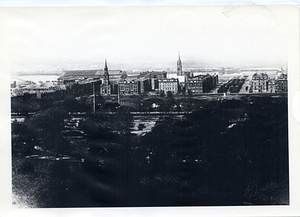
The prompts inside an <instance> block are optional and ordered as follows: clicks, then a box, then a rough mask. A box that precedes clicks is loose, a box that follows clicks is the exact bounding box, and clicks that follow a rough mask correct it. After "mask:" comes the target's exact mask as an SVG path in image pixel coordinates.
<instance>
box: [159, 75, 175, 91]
mask: <svg viewBox="0 0 300 217" xmlns="http://www.w3.org/2000/svg"><path fill="white" fill-rule="evenodd" d="M158 90H159V91H160V92H161V91H162V92H164V93H167V92H168V91H170V92H172V93H173V94H176V93H178V80H177V79H175V78H171V79H159V80H158Z"/></svg>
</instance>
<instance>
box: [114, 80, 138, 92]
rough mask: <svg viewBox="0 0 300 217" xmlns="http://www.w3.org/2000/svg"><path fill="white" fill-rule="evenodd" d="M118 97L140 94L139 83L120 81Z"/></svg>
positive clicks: (135, 81) (136, 81)
mask: <svg viewBox="0 0 300 217" xmlns="http://www.w3.org/2000/svg"><path fill="white" fill-rule="evenodd" d="M119 93H120V95H130V94H140V81H138V80H121V81H119Z"/></svg>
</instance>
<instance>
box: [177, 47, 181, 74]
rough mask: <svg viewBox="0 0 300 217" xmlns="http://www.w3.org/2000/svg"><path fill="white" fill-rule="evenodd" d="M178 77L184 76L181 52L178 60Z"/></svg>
mask: <svg viewBox="0 0 300 217" xmlns="http://www.w3.org/2000/svg"><path fill="white" fill-rule="evenodd" d="M177 75H178V76H180V75H182V64H181V59H180V53H179V51H178V60H177Z"/></svg>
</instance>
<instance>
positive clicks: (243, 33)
mask: <svg viewBox="0 0 300 217" xmlns="http://www.w3.org/2000/svg"><path fill="white" fill-rule="evenodd" d="M39 9H40V10H36V8H34V7H28V8H22V7H19V8H15V9H14V11H13V13H11V14H12V19H10V21H8V25H7V27H8V28H9V30H10V34H11V42H12V43H11V46H10V47H11V52H10V56H11V58H10V60H11V73H12V74H16V73H18V72H20V71H22V70H23V71H24V70H25V71H29V70H33V71H34V70H46V71H47V70H56V69H68V68H70V67H72V68H76V67H79V68H80V67H100V68H103V66H102V65H103V60H104V59H105V58H106V59H107V60H108V62H109V65H110V68H114V69H116V68H118V69H124V70H126V69H127V70H128V69H145V68H149V69H156V68H171V69H173V68H176V60H177V55H178V51H180V55H181V57H182V62H183V68H189V67H255V66H259V67H263V66H266V67H270V66H275V67H277V66H285V64H286V62H287V54H288V50H287V49H288V48H287V47H288V44H287V43H288V42H287V39H288V31H287V29H288V27H287V25H288V23H287V22H286V20H288V19H287V18H286V17H285V16H287V13H288V10H280V9H282V7H278V6H277V7H276V6H271V5H270V6H259V5H257V6H241V5H240V6H238V5H236V6H224V5H223V6H215V5H214V6H130V7H129V6H128V7H124V6H123V7H122V6H112V7H109V6H107V7H47V8H45V7H44V8H43V7H41V8H39ZM21 18H23V19H21ZM21 20H22V21H21Z"/></svg>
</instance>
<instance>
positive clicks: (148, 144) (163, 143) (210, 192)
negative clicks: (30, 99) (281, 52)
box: [12, 95, 289, 207]
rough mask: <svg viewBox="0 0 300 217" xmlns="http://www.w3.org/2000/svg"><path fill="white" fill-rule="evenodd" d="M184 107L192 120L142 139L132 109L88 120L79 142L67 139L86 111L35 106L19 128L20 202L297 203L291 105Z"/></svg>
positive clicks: (249, 102)
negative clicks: (69, 127)
mask: <svg viewBox="0 0 300 217" xmlns="http://www.w3.org/2000/svg"><path fill="white" fill-rule="evenodd" d="M165 101H169V103H167V105H170V104H172V105H180V103H181V102H178V101H177V100H176V99H174V98H173V97H172V96H168V98H166V99H165ZM156 102H157V101H156ZM74 103H77V104H76V105H77V107H74ZM148 104H149V105H151V104H153V102H152V101H151V102H149V103H148ZM183 104H184V106H185V107H184V108H190V109H191V110H192V113H191V114H188V115H185V116H184V117H177V116H168V117H166V116H161V118H160V120H159V121H158V122H157V123H156V125H155V127H154V128H153V129H152V131H151V132H149V133H147V134H146V135H144V136H137V135H134V134H132V133H131V127H132V118H133V117H132V116H131V114H130V111H131V108H129V107H125V106H121V107H120V106H118V105H117V106H114V111H115V112H116V114H115V115H110V116H109V115H103V114H101V112H99V113H98V114H97V115H95V116H94V115H90V116H89V115H87V116H86V117H85V119H84V120H82V121H81V122H80V124H79V126H78V127H77V129H78V130H80V131H82V132H83V134H84V137H83V138H79V139H78V138H77V139H76V138H73V137H66V136H64V134H63V133H61V132H62V131H63V130H64V128H65V122H66V120H69V119H71V118H72V117H71V116H70V113H69V111H70V110H71V109H74V108H77V109H78V106H79V107H80V105H81V106H86V104H85V103H81V102H80V101H76V100H75V101H74V99H71V98H70V99H67V100H62V101H57V102H52V103H51V106H44V105H42V104H41V105H37V106H36V108H35V109H36V110H35V114H34V115H32V116H28V118H26V119H25V121H24V123H21V124H20V123H13V124H12V153H13V158H12V162H13V191H14V193H15V194H16V195H19V196H20V195H21V197H19V198H21V199H20V201H21V202H25V203H27V204H28V205H29V206H32V207H76V206H81V207H84V206H89V207H92V206H172V205H248V204H249V205H250V204H251V205H264V204H269V205H271V204H272V205H275V204H278V205H279V204H282V205H283V204H289V190H288V189H289V185H288V183H289V176H288V117H287V99H286V97H279V98H272V97H270V96H267V97H266V96H263V95H262V96H247V97H243V98H241V99H239V100H235V99H232V100H226V99H223V100H213V101H210V100H196V99H193V98H191V97H189V96H187V97H186V100H185V101H183ZM187 106H188V107H187ZM108 108H109V109H111V108H112V105H111V104H110V105H106V107H105V106H104V105H103V106H102V107H100V108H99V110H100V111H101V110H102V111H107V109H108Z"/></svg>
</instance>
